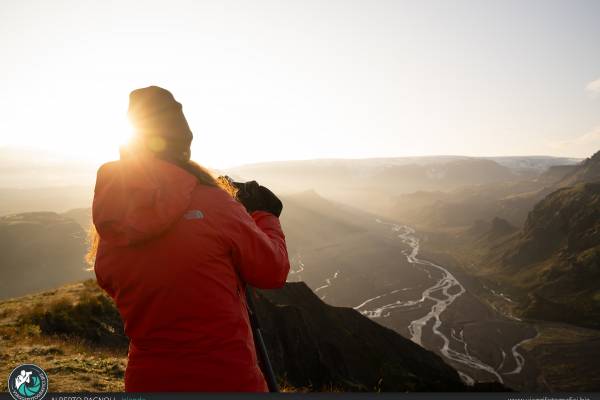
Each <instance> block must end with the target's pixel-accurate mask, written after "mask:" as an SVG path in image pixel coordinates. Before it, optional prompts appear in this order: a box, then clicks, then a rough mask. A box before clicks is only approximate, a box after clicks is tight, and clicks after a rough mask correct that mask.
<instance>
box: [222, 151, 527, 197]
mask: <svg viewBox="0 0 600 400" xmlns="http://www.w3.org/2000/svg"><path fill="white" fill-rule="evenodd" d="M230 172H232V173H235V174H237V175H239V176H243V177H245V178H247V179H256V180H258V181H261V182H264V183H265V184H267V185H270V186H273V187H274V188H276V189H277V190H280V191H284V192H298V191H302V190H308V189H314V190H317V191H318V192H319V193H322V194H323V195H325V196H326V197H331V194H339V195H341V194H344V193H346V194H352V195H354V193H352V192H360V191H366V192H368V193H365V194H371V195H373V194H377V193H385V194H388V195H394V194H400V193H409V192H414V191H417V190H449V189H453V188H457V187H460V186H464V185H471V184H483V183H491V182H500V181H507V180H513V179H515V176H516V175H515V174H514V173H513V172H512V171H511V170H510V169H509V168H507V167H504V166H501V165H500V164H498V163H496V162H494V161H492V160H487V159H483V158H469V157H446V156H444V157H422V158H420V157H415V158H394V159H363V160H307V161H285V162H275V163H263V164H252V165H246V166H241V167H236V168H232V169H230ZM369 191H370V192H369ZM336 199H338V198H337V197H336Z"/></svg>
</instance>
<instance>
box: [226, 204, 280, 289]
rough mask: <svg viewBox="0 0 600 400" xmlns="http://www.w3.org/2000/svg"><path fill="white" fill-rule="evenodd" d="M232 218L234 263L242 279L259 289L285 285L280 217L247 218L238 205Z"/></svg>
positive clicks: (257, 215) (256, 215)
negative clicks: (233, 226) (233, 219)
mask: <svg viewBox="0 0 600 400" xmlns="http://www.w3.org/2000/svg"><path fill="white" fill-rule="evenodd" d="M238 206H239V207H238ZM233 216H234V217H235V220H236V221H235V229H233V230H232V232H233V235H232V236H233V237H232V238H231V239H232V242H233V243H232V246H233V262H234V264H235V266H236V267H237V269H238V273H239V274H240V277H241V278H242V280H243V281H244V282H246V283H248V284H249V285H252V286H254V287H256V288H259V289H275V288H279V287H282V286H283V285H285V281H286V279H287V276H288V272H289V271H290V262H289V259H288V253H287V248H286V244H285V235H284V234H283V230H282V229H281V225H280V223H279V218H277V217H276V216H274V215H273V214H271V213H268V212H265V211H254V212H253V213H252V214H251V215H248V213H247V212H246V210H244V208H243V206H242V205H241V204H236V207H235V212H234V213H233Z"/></svg>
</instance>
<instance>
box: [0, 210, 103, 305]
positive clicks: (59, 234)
mask: <svg viewBox="0 0 600 400" xmlns="http://www.w3.org/2000/svg"><path fill="white" fill-rule="evenodd" d="M86 237H87V236H86V233H85V232H84V231H83V229H82V228H81V226H80V225H79V224H77V223H76V222H75V221H73V220H71V219H69V218H65V217H63V216H61V215H58V214H56V213H52V212H35V213H24V214H16V215H10V216H5V217H1V218H0V298H8V297H14V296H21V295H24V294H26V293H32V292H36V291H40V290H45V289H49V288H53V287H56V286H58V285H61V284H64V283H67V282H75V281H78V280H81V279H85V278H89V277H91V276H92V275H91V272H89V271H86V268H87V265H86V264H85V262H84V255H85V252H86Z"/></svg>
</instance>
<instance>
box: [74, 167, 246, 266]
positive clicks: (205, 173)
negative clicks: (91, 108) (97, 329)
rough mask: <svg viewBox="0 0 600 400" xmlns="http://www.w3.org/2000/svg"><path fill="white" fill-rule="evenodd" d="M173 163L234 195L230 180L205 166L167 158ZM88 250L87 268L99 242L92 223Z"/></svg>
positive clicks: (91, 261)
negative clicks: (215, 174)
mask: <svg viewBox="0 0 600 400" xmlns="http://www.w3.org/2000/svg"><path fill="white" fill-rule="evenodd" d="M169 161H170V162H172V163H174V164H175V165H177V166H179V167H181V168H183V169H185V170H186V171H187V172H189V173H190V174H192V175H194V176H195V177H196V179H197V180H198V183H200V184H201V185H206V186H212V187H218V188H221V189H222V190H224V191H225V192H227V193H228V194H229V195H231V197H234V198H235V197H236V195H237V188H236V187H235V186H233V185H232V184H231V182H230V181H229V180H228V179H226V178H224V177H221V176H219V177H218V178H215V176H214V175H213V174H212V173H211V172H210V171H209V170H208V169H207V168H205V167H203V166H201V165H200V164H198V163H197V162H195V161H191V160H188V161H179V160H177V161H174V160H169ZM87 241H88V252H87V254H86V255H85V261H86V262H87V263H88V264H89V265H90V268H89V270H92V269H93V266H94V263H95V261H96V253H97V252H98V244H99V243H100V235H98V231H97V230H96V227H95V226H94V224H93V223H92V224H90V228H89V230H88V239H87Z"/></svg>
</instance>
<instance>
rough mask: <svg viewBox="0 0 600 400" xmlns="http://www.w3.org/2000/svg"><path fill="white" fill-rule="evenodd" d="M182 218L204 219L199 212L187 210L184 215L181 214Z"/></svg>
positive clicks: (202, 214)
mask: <svg viewBox="0 0 600 400" xmlns="http://www.w3.org/2000/svg"><path fill="white" fill-rule="evenodd" d="M183 218H185V219H202V218H204V213H203V212H202V211H200V210H189V211H188V212H186V213H185V214H183Z"/></svg>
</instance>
